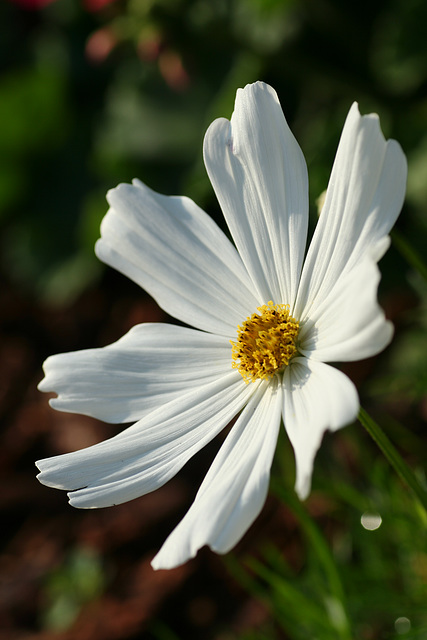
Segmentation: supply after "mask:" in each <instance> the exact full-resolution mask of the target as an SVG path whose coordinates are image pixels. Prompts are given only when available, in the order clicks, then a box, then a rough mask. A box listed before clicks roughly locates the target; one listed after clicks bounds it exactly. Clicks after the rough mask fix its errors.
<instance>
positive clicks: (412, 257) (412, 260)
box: [391, 229, 427, 280]
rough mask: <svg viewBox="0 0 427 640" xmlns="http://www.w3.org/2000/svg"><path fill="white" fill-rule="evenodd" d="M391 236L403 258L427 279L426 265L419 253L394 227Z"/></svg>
mask: <svg viewBox="0 0 427 640" xmlns="http://www.w3.org/2000/svg"><path fill="white" fill-rule="evenodd" d="M391 237H392V240H393V244H394V245H395V246H396V248H397V249H398V251H399V252H400V253H401V254H402V256H403V257H404V258H405V260H407V262H409V264H410V265H411V267H413V268H414V269H415V270H416V271H418V273H419V274H421V275H422V276H423V278H424V279H425V280H427V265H426V263H425V262H424V260H423V259H422V258H421V256H420V255H419V253H418V252H417V251H415V249H414V248H413V247H412V246H411V244H410V243H409V242H408V241H407V240H406V238H405V237H404V236H402V234H401V233H399V232H398V231H396V229H394V230H393V231H392V233H391Z"/></svg>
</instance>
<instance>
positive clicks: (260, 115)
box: [204, 82, 308, 305]
mask: <svg viewBox="0 0 427 640" xmlns="http://www.w3.org/2000/svg"><path fill="white" fill-rule="evenodd" d="M204 157H205V164H206V168H207V171H208V174H209V177H210V179H211V182H212V184H213V187H214V189H215V192H216V195H217V198H218V200H219V203H220V205H221V208H222V211H223V213H224V216H225V218H226V220H227V224H228V226H229V228H230V231H231V234H232V236H233V239H234V241H235V243H236V246H237V249H238V250H239V253H240V255H241V256H242V259H243V262H244V263H245V265H246V268H247V270H248V272H249V273H250V275H251V278H252V280H253V282H254V285H255V287H256V290H257V291H258V296H259V301H260V302H263V303H265V302H268V301H269V300H273V302H275V303H276V304H277V303H285V304H290V305H293V302H294V298H295V295H296V291H297V285H298V280H299V276H300V271H301V264H302V259H303V256H304V251H305V242H306V235H307V219H308V178H307V168H306V164H305V160H304V156H303V154H302V152H301V149H300V148H299V146H298V143H297V141H296V140H295V138H294V136H293V135H292V133H291V131H290V129H289V127H288V125H287V123H286V120H285V118H284V116H283V112H282V110H281V107H280V103H279V100H278V98H277V95H276V92H275V91H274V89H272V88H271V87H269V86H268V85H266V84H264V83H262V82H257V83H255V84H252V85H248V86H247V87H245V89H239V90H238V92H237V96H236V104H235V108H234V113H233V115H232V118H231V122H228V120H225V119H223V118H221V119H219V120H215V122H213V123H212V125H211V126H210V127H209V129H208V131H207V132H206V136H205V142H204Z"/></svg>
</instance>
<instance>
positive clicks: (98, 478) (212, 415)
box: [36, 372, 256, 508]
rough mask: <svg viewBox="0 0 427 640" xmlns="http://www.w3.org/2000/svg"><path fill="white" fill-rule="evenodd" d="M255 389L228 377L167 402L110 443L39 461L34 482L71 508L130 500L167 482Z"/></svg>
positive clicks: (235, 378) (239, 379) (105, 504)
mask: <svg viewBox="0 0 427 640" xmlns="http://www.w3.org/2000/svg"><path fill="white" fill-rule="evenodd" d="M255 390H256V387H254V388H250V387H248V385H245V384H244V382H243V380H242V378H241V376H240V374H239V373H237V372H233V373H231V374H229V375H227V376H225V377H223V378H222V379H221V380H218V381H215V382H213V383H211V384H206V385H204V386H203V387H200V388H199V389H196V390H195V391H193V392H191V393H188V394H186V395H184V396H183V397H182V398H179V399H176V400H172V401H171V402H169V403H168V404H166V405H165V406H164V407H161V408H159V409H157V410H156V411H153V412H151V413H150V414H148V415H147V416H146V417H145V418H143V419H142V420H140V421H139V422H137V423H136V424H134V425H133V426H132V427H129V428H128V429H125V431H123V432H122V433H120V434H119V435H117V436H115V437H114V438H111V439H110V440H106V441H105V442H101V443H99V444H97V445H94V446H92V447H88V448H87V449H82V450H81V451H75V452H73V453H67V454H65V455H61V456H56V457H54V458H46V459H45V460H40V461H38V462H37V463H36V464H37V466H38V468H39V469H40V471H41V473H40V474H39V475H38V479H39V480H40V482H42V483H43V484H46V485H47V486H50V487H56V488H57V489H66V490H68V491H70V493H69V494H68V495H69V499H70V504H72V505H73V506H75V507H81V508H95V507H109V506H112V505H114V504H120V503H122V502H127V501H128V500H133V499H134V498H137V497H139V496H142V495H144V494H146V493H150V492H151V491H154V490H155V489H158V488H159V487H161V486H162V485H163V484H165V483H166V482H167V481H168V480H170V478H172V477H173V476H174V475H175V474H176V473H177V472H178V471H179V470H180V469H181V468H182V467H183V465H184V464H185V463H186V462H187V461H188V460H189V459H190V458H191V457H192V456H193V455H194V454H195V453H196V452H197V451H199V450H200V449H201V448H202V447H203V446H204V445H205V444H207V443H208V442H209V441H210V440H212V438H214V437H215V436H216V435H217V434H218V433H219V431H221V429H222V428H223V427H225V426H226V425H227V424H228V422H229V421H230V420H231V419H232V418H233V417H234V416H235V415H236V413H237V412H238V411H240V409H241V408H242V407H243V406H244V404H245V403H246V402H247V400H248V398H249V396H250V394H251V393H253V392H254V391H255Z"/></svg>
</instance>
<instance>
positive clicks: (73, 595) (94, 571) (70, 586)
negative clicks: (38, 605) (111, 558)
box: [42, 547, 106, 631]
mask: <svg viewBox="0 0 427 640" xmlns="http://www.w3.org/2000/svg"><path fill="white" fill-rule="evenodd" d="M105 586H106V575H105V569H104V567H103V564H102V560H101V558H100V557H99V556H98V554H97V553H96V552H95V551H94V550H92V549H86V548H84V547H80V548H77V549H75V550H73V551H71V552H70V554H69V556H68V557H67V558H66V559H65V561H64V562H63V563H62V564H61V565H60V566H59V567H58V568H57V569H56V570H55V571H54V572H53V573H52V574H51V575H49V576H47V577H46V579H45V584H44V610H43V614H42V626H43V627H44V628H46V629H51V630H55V631H60V630H64V629H69V628H70V627H71V626H72V624H73V622H74V621H75V620H76V618H77V616H78V615H79V613H80V611H81V609H82V608H83V607H84V606H85V605H86V604H87V603H89V602H92V601H94V600H96V599H97V598H98V597H99V596H100V595H101V594H102V593H103V591H104V589H105Z"/></svg>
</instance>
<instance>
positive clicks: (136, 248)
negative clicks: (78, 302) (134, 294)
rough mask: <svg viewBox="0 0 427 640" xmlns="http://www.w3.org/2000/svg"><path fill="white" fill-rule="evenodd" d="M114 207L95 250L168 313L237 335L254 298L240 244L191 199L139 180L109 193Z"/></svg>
mask: <svg viewBox="0 0 427 640" xmlns="http://www.w3.org/2000/svg"><path fill="white" fill-rule="evenodd" d="M107 197H108V201H109V203H110V205H111V208H110V210H109V211H108V213H107V215H106V216H105V217H104V219H103V221H102V224H101V239H100V240H98V242H97V244H96V247H95V250H96V254H97V256H98V257H99V259H100V260H102V261H103V262H106V263H107V264H109V265H110V266H112V267H114V268H115V269H117V270H118V271H120V272H121V273H124V274H125V275H126V276H128V277H129V278H131V279H132V280H134V281H135V282H137V283H138V284H139V285H141V287H143V288H144V289H146V290H147V291H148V292H149V293H150V295H152V296H153V298H155V299H156V300H157V302H158V303H159V305H160V306H161V307H162V308H163V309H164V310H165V311H167V313H169V314H170V315H172V316H174V317H175V318H178V319H179V320H182V321H183V322H186V323H187V324H189V325H192V326H195V327H197V328H198V329H203V330H205V331H210V332H213V333H218V334H221V335H227V336H229V337H230V336H234V334H235V331H236V326H237V325H238V324H239V323H240V322H241V320H242V317H243V318H244V317H246V315H248V314H249V313H252V310H253V308H254V307H256V301H255V298H254V296H253V294H252V293H251V291H250V287H251V286H252V285H251V282H250V279H249V276H248V274H247V273H246V271H245V268H244V267H243V264H242V261H241V259H240V257H239V255H238V254H237V252H236V250H235V248H234V247H233V245H232V244H231V242H230V241H229V240H228V239H227V237H226V236H225V235H224V234H223V232H222V231H221V230H220V229H219V227H218V226H217V225H216V224H215V223H214V222H213V221H212V220H211V218H209V216H208V215H207V214H206V213H204V212H203V211H202V210H201V209H200V208H199V207H198V206H197V205H196V204H195V203H194V202H192V200H190V199H189V198H184V197H182V198H181V197H168V196H163V195H160V194H158V193H155V192H154V191H152V190H151V189H149V188H148V187H146V186H145V185H144V184H142V183H141V182H139V181H134V184H133V185H129V184H121V185H119V186H118V187H117V188H116V189H113V190H112V191H110V192H109V193H108V196H107Z"/></svg>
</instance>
